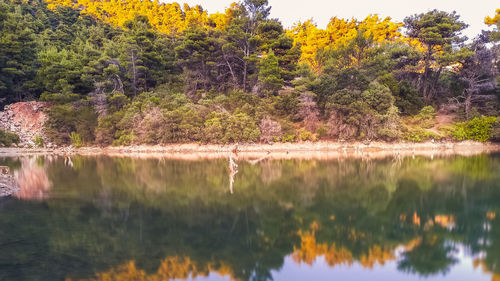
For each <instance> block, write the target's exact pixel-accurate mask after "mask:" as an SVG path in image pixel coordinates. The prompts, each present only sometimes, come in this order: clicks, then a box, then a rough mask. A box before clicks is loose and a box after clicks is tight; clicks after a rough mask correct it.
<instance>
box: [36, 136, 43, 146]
mask: <svg viewBox="0 0 500 281" xmlns="http://www.w3.org/2000/svg"><path fill="white" fill-rule="evenodd" d="M33 142H34V143H35V145H36V146H37V147H43V145H44V142H43V138H42V136H40V135H36V136H35V138H34V139H33Z"/></svg>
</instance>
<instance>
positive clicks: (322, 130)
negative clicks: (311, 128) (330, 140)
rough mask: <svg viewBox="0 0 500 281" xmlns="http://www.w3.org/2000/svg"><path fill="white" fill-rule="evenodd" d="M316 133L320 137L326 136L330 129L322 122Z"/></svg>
mask: <svg viewBox="0 0 500 281" xmlns="http://www.w3.org/2000/svg"><path fill="white" fill-rule="evenodd" d="M316 134H317V135H318V139H322V138H324V137H325V136H326V135H327V134H328V129H327V127H326V125H325V124H322V125H321V126H319V127H318V128H317V129H316Z"/></svg>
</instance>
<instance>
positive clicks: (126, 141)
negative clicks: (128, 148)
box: [113, 130, 135, 145]
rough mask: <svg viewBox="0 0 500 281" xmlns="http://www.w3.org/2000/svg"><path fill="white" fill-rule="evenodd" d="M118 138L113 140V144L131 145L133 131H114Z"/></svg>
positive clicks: (133, 136) (133, 137)
mask: <svg viewBox="0 0 500 281" xmlns="http://www.w3.org/2000/svg"><path fill="white" fill-rule="evenodd" d="M116 136H117V137H118V139H116V140H115V141H113V145H131V144H132V142H133V141H134V139H135V135H134V132H127V131H125V130H123V131H118V132H116Z"/></svg>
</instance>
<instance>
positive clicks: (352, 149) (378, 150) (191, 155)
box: [0, 141, 500, 160]
mask: <svg viewBox="0 0 500 281" xmlns="http://www.w3.org/2000/svg"><path fill="white" fill-rule="evenodd" d="M496 151H500V143H479V142H470V141H466V142H435V143H433V142H424V143H386V142H371V143H361V142H303V143H276V144H231V145H211V144H204V145H203V144H170V145H161V146H160V145H158V146H126V147H123V146H113V147H104V148H100V147H82V148H73V147H64V148H58V149H45V148H0V157H1V156H21V155H35V154H51V155H75V154H76V155H87V156H99V155H107V156H125V157H138V158H175V159H186V160H188V159H199V158H225V157H228V155H229V154H237V155H238V157H239V158H248V159H255V158H262V157H266V158H279V159H282V158H301V159H311V158H319V159H328V158H339V157H355V158H358V157H359V158H365V157H370V158H371V157H376V158H379V157H388V156H412V155H426V156H431V157H432V156H439V155H475V154H480V153H491V152H496Z"/></svg>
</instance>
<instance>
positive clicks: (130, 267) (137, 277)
mask: <svg viewBox="0 0 500 281" xmlns="http://www.w3.org/2000/svg"><path fill="white" fill-rule="evenodd" d="M209 273H216V274H218V275H220V276H229V277H230V278H231V280H235V278H234V277H233V276H234V274H233V271H232V270H231V268H230V267H229V266H227V265H226V264H218V265H216V264H215V263H209V264H207V265H205V266H199V265H197V264H196V263H194V262H193V261H191V259H189V258H180V257H168V258H166V259H164V260H163V261H162V262H161V264H160V266H159V268H158V271H157V272H156V273H153V274H147V273H146V272H145V271H144V270H141V269H138V268H137V266H136V264H135V261H129V262H127V263H125V264H123V265H120V266H118V267H116V268H112V269H110V270H108V271H106V272H101V273H97V274H96V276H95V277H94V278H90V279H81V280H80V281H132V280H133V281H167V280H173V279H183V280H184V279H188V278H189V277H192V278H196V277H206V276H208V274H209ZM74 280H76V279H72V278H70V277H68V278H66V281H74Z"/></svg>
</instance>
